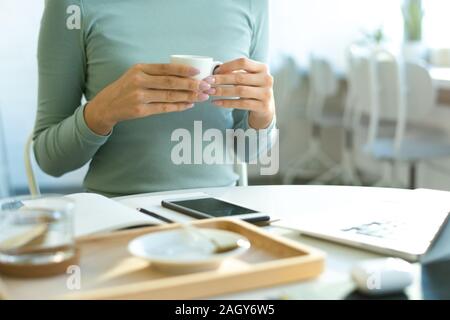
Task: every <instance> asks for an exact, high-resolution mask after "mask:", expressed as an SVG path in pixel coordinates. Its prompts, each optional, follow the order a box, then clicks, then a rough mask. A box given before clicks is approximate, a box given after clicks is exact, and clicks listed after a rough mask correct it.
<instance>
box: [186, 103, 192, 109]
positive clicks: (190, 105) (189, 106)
mask: <svg viewBox="0 0 450 320" xmlns="http://www.w3.org/2000/svg"><path fill="white" fill-rule="evenodd" d="M193 107H194V104H193V103H191V104H188V105H187V106H186V108H188V109H190V108H193Z"/></svg>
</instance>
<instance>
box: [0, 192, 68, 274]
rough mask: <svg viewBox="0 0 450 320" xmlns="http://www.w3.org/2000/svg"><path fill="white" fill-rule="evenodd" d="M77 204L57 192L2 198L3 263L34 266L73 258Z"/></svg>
mask: <svg viewBox="0 0 450 320" xmlns="http://www.w3.org/2000/svg"><path fill="white" fill-rule="evenodd" d="M74 207H75V204H74V202H73V201H72V200H70V199H67V198H65V197H62V196H57V195H48V196H40V197H31V196H27V197H16V198H9V199H2V200H0V263H1V264H6V265H29V266H33V265H47V264H53V263H61V262H64V261H66V260H68V259H71V258H72V257H73V256H74V255H75V252H76V248H75V240H74V232H73V228H74V222H73V210H74Z"/></svg>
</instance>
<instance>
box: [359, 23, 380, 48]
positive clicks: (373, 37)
mask: <svg viewBox="0 0 450 320" xmlns="http://www.w3.org/2000/svg"><path fill="white" fill-rule="evenodd" d="M361 32H362V34H363V36H364V39H362V40H361V41H360V42H361V43H362V44H376V45H380V44H382V43H383V42H385V41H386V35H385V33H384V30H383V27H378V28H377V29H375V30H373V31H361Z"/></svg>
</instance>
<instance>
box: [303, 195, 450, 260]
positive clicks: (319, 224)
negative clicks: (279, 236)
mask: <svg viewBox="0 0 450 320" xmlns="http://www.w3.org/2000/svg"><path fill="white" fill-rule="evenodd" d="M371 202H372V203H370V202H369V203H366V204H365V205H361V203H358V205H357V206H354V207H353V208H351V209H349V210H348V212H339V208H336V213H335V214H330V213H329V212H328V213H327V214H326V215H320V214H319V215H313V216H312V217H311V218H309V219H302V221H301V222H298V223H296V224H295V229H296V230H300V231H301V233H302V234H303V235H308V236H312V237H317V238H321V239H325V240H331V241H334V242H339V243H343V244H347V245H350V246H354V247H359V248H362V249H366V250H370V251H374V252H378V253H381V254H385V255H389V256H395V257H400V258H403V259H406V260H409V261H417V260H419V259H420V258H421V257H422V256H423V255H424V254H425V253H426V252H427V251H428V249H429V248H430V247H431V246H432V244H433V242H434V241H435V239H437V237H438V235H439V233H440V231H441V229H443V227H444V226H445V225H446V223H447V221H448V220H449V212H450V197H449V196H448V193H447V192H439V191H431V190H425V189H418V190H414V191H411V195H410V197H408V198H404V199H401V200H398V201H387V202H381V203H377V199H373V201H371ZM349 207H351V205H350V206H349Z"/></svg>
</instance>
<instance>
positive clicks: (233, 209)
mask: <svg viewBox="0 0 450 320" xmlns="http://www.w3.org/2000/svg"><path fill="white" fill-rule="evenodd" d="M171 203H173V204H175V205H177V206H180V207H184V208H187V209H191V210H195V211H199V212H203V213H206V214H208V215H210V216H213V217H217V218H218V217H232V216H238V215H244V214H249V213H258V211H254V210H251V209H248V208H244V207H240V206H237V205H235V204H232V203H229V202H225V201H222V200H218V199H215V198H201V199H192V200H180V201H171Z"/></svg>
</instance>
